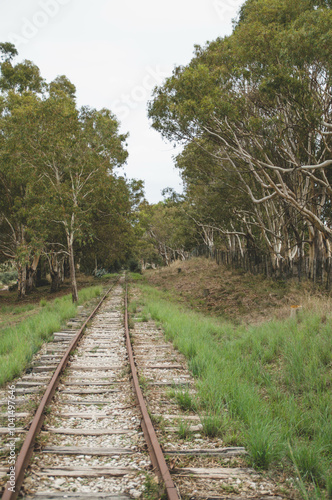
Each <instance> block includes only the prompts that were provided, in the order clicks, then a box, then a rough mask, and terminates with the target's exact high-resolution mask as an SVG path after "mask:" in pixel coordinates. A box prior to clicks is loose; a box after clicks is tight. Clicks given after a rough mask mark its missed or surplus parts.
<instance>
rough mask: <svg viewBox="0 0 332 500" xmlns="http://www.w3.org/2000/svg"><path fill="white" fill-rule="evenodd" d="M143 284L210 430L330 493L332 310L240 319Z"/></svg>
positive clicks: (148, 307)
mask: <svg viewBox="0 0 332 500" xmlns="http://www.w3.org/2000/svg"><path fill="white" fill-rule="evenodd" d="M140 288H141V290H142V291H143V296H144V299H143V301H144V303H145V311H146V313H149V314H150V315H151V317H152V318H153V319H154V320H155V321H158V322H160V323H161V324H162V325H163V328H164V331H165V336H166V338H167V339H169V340H171V341H172V342H173V344H174V346H175V347H176V348H177V349H178V350H179V351H180V352H182V353H183V354H184V355H185V356H186V357H187V358H188V360H189V361H188V366H189V368H190V369H191V371H192V373H193V375H194V376H195V377H196V378H197V388H198V405H199V408H200V412H201V414H202V423H203V432H204V433H205V434H207V435H211V436H212V435H218V436H221V437H223V438H225V442H228V443H230V442H232V444H234V445H238V446H241V445H244V446H245V447H246V449H247V451H248V452H249V455H250V461H251V464H252V465H253V466H255V467H259V468H265V469H266V468H269V467H270V466H273V467H279V468H280V467H284V468H286V469H287V470H292V471H293V473H294V474H295V475H297V474H299V484H302V483H303V484H305V485H306V487H308V491H310V492H311V493H310V495H309V496H308V498H309V497H310V498H318V497H319V498H324V497H329V498H331V496H330V495H331V483H332V481H331V477H332V469H331V463H332V444H331V443H332V401H331V395H330V390H331V363H332V336H331V327H332V318H331V316H326V315H325V314H324V315H323V316H322V314H321V313H320V311H319V310H316V311H315V310H314V309H312V310H310V311H302V312H301V313H300V314H299V315H298V316H297V317H295V318H288V319H286V320H279V321H278V320H274V321H270V322H267V323H265V324H262V325H259V326H250V327H245V326H243V325H240V326H235V325H234V324H232V323H230V322H227V321H223V320H222V319H220V318H219V319H213V318H211V317H206V316H204V315H203V314H200V313H197V312H193V311H191V310H188V309H185V308H184V307H181V306H179V305H178V304H176V303H175V302H172V300H170V296H169V294H164V293H163V292H161V291H157V290H156V289H155V288H152V287H149V286H146V285H140ZM181 398H182V399H183V401H182V403H183V404H184V406H187V405H188V406H189V403H190V402H189V398H187V396H180V399H181ZM179 402H180V401H179ZM183 434H185V430H184V429H183ZM301 482H302V483H301ZM305 491H307V489H305ZM318 492H319V494H318ZM312 495H313V496H312Z"/></svg>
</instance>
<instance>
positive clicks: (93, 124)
mask: <svg viewBox="0 0 332 500" xmlns="http://www.w3.org/2000/svg"><path fill="white" fill-rule="evenodd" d="M0 51H1V52H2V55H3V57H2V63H1V66H0V68H1V74H0V91H1V94H0V130H1V134H0V194H1V196H0V226H1V227H0V229H1V232H0V253H1V255H2V259H12V261H13V262H15V264H16V266H17V269H18V273H19V294H20V295H24V294H25V293H26V288H27V287H29V286H30V285H31V286H32V284H33V275H34V273H35V271H36V266H37V265H38V261H39V259H40V257H41V256H42V255H45V256H47V258H48V261H49V264H50V272H51V275H53V274H54V273H55V274H54V275H56V274H57V273H58V271H59V266H58V263H59V262H58V261H59V260H60V261H61V260H62V261H63V260H64V258H65V259H67V261H68V263H69V268H70V274H71V281H72V294H73V300H77V286H76V278H75V269H76V266H75V253H77V252H78V251H79V249H82V248H83V247H86V248H87V247H88V245H91V244H92V242H94V241H99V249H98V251H97V253H96V256H95V258H96V259H97V265H98V257H99V258H101V256H102V255H105V254H106V253H107V251H106V250H105V249H102V248H101V247H102V244H101V242H103V245H104V246H106V245H107V242H108V243H109V245H110V248H111V249H112V252H113V253H114V254H115V255H116V257H114V258H119V249H122V250H124V249H125V248H127V247H128V242H127V243H126V240H128V241H131V240H132V238H133V231H134V230H133V227H132V225H131V211H132V209H133V205H134V194H133V192H134V191H135V190H136V191H137V189H136V188H137V186H136V187H134V182H132V183H129V182H128V181H127V180H126V179H125V178H124V177H123V176H121V175H120V176H119V174H118V172H117V171H118V168H119V167H121V166H122V165H124V164H125V162H126V158H127V155H128V153H127V151H126V139H127V136H128V134H121V133H120V132H119V126H120V125H119V122H118V120H117V118H116V117H115V116H114V115H113V114H112V112H111V111H110V110H108V109H101V110H99V111H98V110H96V109H91V108H89V107H82V108H81V109H78V108H77V105H76V96H75V93H76V89H75V86H74V85H73V84H72V83H71V82H70V81H69V80H68V79H67V78H66V77H65V76H59V77H57V78H56V79H55V80H54V81H53V82H50V83H46V82H45V81H44V80H43V79H42V77H41V75H40V72H39V69H38V68H37V67H36V66H35V65H34V64H33V63H32V62H30V61H23V62H20V63H17V64H13V61H12V60H13V58H14V57H15V56H16V55H17V51H16V49H15V47H14V46H13V45H11V44H8V43H3V44H1V45H0ZM141 195H142V192H141ZM122 229H123V232H121V230H122ZM105 231H109V233H108V234H107V237H105V236H104V235H103V233H105ZM111 235H112V236H113V240H112V241H110V240H111V239H112V236H111ZM110 248H109V250H110ZM127 253H128V252H127ZM97 254H98V255H97ZM110 260H112V259H111V258H110V257H109V258H108V262H109V261H110Z"/></svg>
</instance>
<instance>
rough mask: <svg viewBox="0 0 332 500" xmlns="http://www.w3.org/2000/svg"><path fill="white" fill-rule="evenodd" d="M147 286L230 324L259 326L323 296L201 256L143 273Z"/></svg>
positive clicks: (303, 285) (309, 287) (305, 287)
mask: <svg viewBox="0 0 332 500" xmlns="http://www.w3.org/2000/svg"><path fill="white" fill-rule="evenodd" d="M144 277H145V279H146V280H147V282H148V283H149V284H150V285H153V286H156V287H157V288H159V289H160V290H164V291H168V292H171V294H172V296H173V297H175V298H176V300H177V301H178V302H181V303H182V304H184V305H187V306H190V307H191V308H193V309H195V310H198V311H201V312H203V313H205V314H209V315H212V316H223V317H224V318H227V319H229V320H230V321H232V322H233V323H245V324H260V323H263V322H265V321H269V320H271V319H273V318H277V319H284V318H286V317H288V316H289V315H290V312H291V306H294V305H302V306H304V305H309V304H308V303H309V302H310V300H311V302H312V298H313V297H315V298H316V299H317V300H318V301H319V300H320V299H322V298H323V299H324V301H326V295H324V292H323V291H319V290H315V289H314V288H313V286H312V284H311V283H308V282H302V283H299V282H298V281H297V280H290V281H284V280H278V281H274V280H272V279H267V278H265V277H264V276H253V275H252V274H250V273H245V272H244V271H242V270H234V269H230V268H227V267H226V266H224V265H220V266H218V265H217V264H216V262H215V261H213V260H209V259H206V258H204V257H199V258H194V259H191V260H188V261H184V262H181V261H176V262H173V263H172V264H171V265H170V266H169V267H164V268H160V269H157V270H147V271H144Z"/></svg>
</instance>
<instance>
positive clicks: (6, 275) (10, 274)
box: [0, 271, 18, 285]
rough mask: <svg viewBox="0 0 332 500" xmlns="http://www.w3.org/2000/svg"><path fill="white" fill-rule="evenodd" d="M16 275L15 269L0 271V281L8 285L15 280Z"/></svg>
mask: <svg viewBox="0 0 332 500" xmlns="http://www.w3.org/2000/svg"><path fill="white" fill-rule="evenodd" d="M17 277H18V274H17V271H5V272H2V273H0V283H2V284H3V285H8V284H9V283H12V282H13V281H16V280H17Z"/></svg>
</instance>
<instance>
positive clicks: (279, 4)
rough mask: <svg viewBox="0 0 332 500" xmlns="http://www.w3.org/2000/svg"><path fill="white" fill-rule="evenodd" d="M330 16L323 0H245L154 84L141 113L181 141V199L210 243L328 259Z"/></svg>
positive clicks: (331, 235)
mask: <svg viewBox="0 0 332 500" xmlns="http://www.w3.org/2000/svg"><path fill="white" fill-rule="evenodd" d="M331 23H332V11H331V2H330V0H328V1H323V0H322V1H320V2H314V1H311V0H298V1H296V2H292V1H290V0H281V1H279V0H247V1H246V2H245V3H244V5H243V6H242V7H241V12H240V17H239V22H238V23H237V24H236V26H234V30H233V33H232V34H231V35H230V36H228V37H224V38H218V39H217V40H215V41H212V42H209V43H207V44H206V46H205V47H196V50H195V57H194V58H193V59H192V61H191V62H190V63H189V64H188V65H186V66H179V67H177V68H175V69H174V71H173V74H172V75H171V76H170V77H169V78H167V79H166V80H165V82H164V83H163V85H162V86H160V87H159V88H156V89H155V91H154V96H153V100H152V101H151V102H150V104H149V117H150V118H151V119H152V124H153V127H154V128H155V129H156V130H157V131H159V132H160V133H161V134H162V136H163V137H164V138H166V139H168V140H170V141H172V142H175V143H181V144H184V145H185V147H184V149H183V151H182V153H181V154H180V155H179V156H178V157H177V158H176V166H177V167H178V168H179V169H180V172H181V175H182V178H183V181H184V186H185V196H184V197H183V198H182V205H183V206H184V208H185V212H186V215H187V216H188V217H189V218H190V219H191V220H192V221H193V222H194V223H195V225H196V230H197V233H198V234H197V236H200V237H201V238H202V239H203V241H204V243H205V244H207V245H208V246H209V247H212V246H213V245H215V244H222V245H223V246H227V247H228V248H230V249H231V250H232V251H233V250H241V252H243V251H244V249H246V250H247V251H248V253H249V254H250V253H253V254H257V253H260V252H262V251H264V252H265V253H269V254H270V255H272V256H273V259H275V260H276V262H277V261H278V260H282V259H290V260H299V257H298V256H299V255H303V252H304V250H305V251H306V252H307V254H308V255H309V256H310V260H311V261H313V259H314V258H317V259H322V260H324V259H327V258H329V257H330V252H329V251H326V249H325V248H324V242H325V241H326V240H327V239H328V240H329V241H331V240H332V230H331V224H330V219H331V213H330V212H331V192H332V189H331V176H330V174H329V173H328V172H329V167H330V165H331V155H330V150H331V134H330V132H329V131H330V127H331V115H330V111H328V109H329V107H326V104H325V100H326V94H325V93H326V88H330V87H331V82H332V65H331V47H332V31H331ZM309 177H310V180H309ZM309 185H310V187H308V186H309ZM280 186H283V187H282V189H281V188H280ZM308 189H309V191H310V193H311V194H310V196H308V192H309V191H308ZM326 190H328V192H329V193H330V194H328V195H327V194H326V193H327V191H326ZM313 228H314V229H313ZM281 241H282V245H281ZM317 242H319V243H317ZM313 248H315V251H313ZM295 250H296V252H295ZM293 252H294V254H293ZM314 253H315V254H316V255H315V256H314V255H313V254H314Z"/></svg>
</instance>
